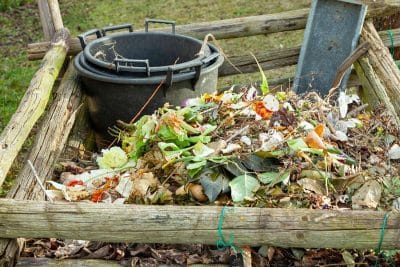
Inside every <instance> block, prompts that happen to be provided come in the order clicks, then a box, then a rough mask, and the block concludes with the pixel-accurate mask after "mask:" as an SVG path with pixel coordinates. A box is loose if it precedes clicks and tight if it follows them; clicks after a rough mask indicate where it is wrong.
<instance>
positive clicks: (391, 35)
mask: <svg viewBox="0 0 400 267" xmlns="http://www.w3.org/2000/svg"><path fill="white" fill-rule="evenodd" d="M387 32H388V34H389V38H390V54H392V58H394V39H393V32H392V31H391V30H387Z"/></svg>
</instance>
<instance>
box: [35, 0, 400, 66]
mask: <svg viewBox="0 0 400 267" xmlns="http://www.w3.org/2000/svg"><path fill="white" fill-rule="evenodd" d="M363 2H364V3H366V4H369V5H370V6H369V8H368V14H367V16H368V17H375V16H381V15H383V14H393V13H395V12H396V11H399V10H400V2H399V1H397V0H380V1H374V0H364V1H363ZM308 12H309V9H299V10H292V11H287V12H282V13H275V14H269V15H260V16H250V17H242V18H234V19H226V20H219V21H210V22H201V23H193V24H188V25H182V26H177V32H178V33H180V34H184V35H189V36H193V37H196V38H199V39H203V38H204V36H205V35H206V34H208V33H212V34H213V35H214V36H215V37H216V38H217V39H227V38H237V37H246V36H253V35H260V34H270V33H276V32H284V31H292V30H299V29H304V28H305V26H306V21H307V15H308ZM158 30H160V31H167V32H168V31H170V28H168V27H167V28H161V29H158ZM383 34H387V33H383ZM395 35H396V33H395ZM90 40H93V38H92V39H91V38H89V41H90ZM395 43H396V46H397V45H400V37H396V38H395ZM48 46H49V43H48V42H41V43H33V44H29V45H28V58H29V59H30V60H37V59H40V58H42V57H43V55H44V53H45V52H46V51H47V49H48ZM79 51H81V46H80V43H79V40H78V38H72V39H71V49H70V54H72V55H75V54H77V53H78V52H79Z"/></svg>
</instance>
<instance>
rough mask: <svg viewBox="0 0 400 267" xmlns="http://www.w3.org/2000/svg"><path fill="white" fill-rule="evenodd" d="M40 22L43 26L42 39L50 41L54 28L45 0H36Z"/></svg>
mask: <svg viewBox="0 0 400 267" xmlns="http://www.w3.org/2000/svg"><path fill="white" fill-rule="evenodd" d="M38 7H39V15H40V22H41V24H42V28H43V34H44V39H45V40H46V41H50V40H51V38H52V37H53V35H54V33H55V30H54V24H53V19H52V17H51V14H50V9H49V3H48V2H47V0H38Z"/></svg>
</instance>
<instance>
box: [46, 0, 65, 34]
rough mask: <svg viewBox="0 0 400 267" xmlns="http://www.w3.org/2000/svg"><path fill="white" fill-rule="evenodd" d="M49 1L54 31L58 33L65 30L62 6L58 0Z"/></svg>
mask: <svg viewBox="0 0 400 267" xmlns="http://www.w3.org/2000/svg"><path fill="white" fill-rule="evenodd" d="M47 1H48V5H49V9H50V14H51V18H52V22H53V25H54V30H55V31H56V32H58V31H59V30H61V29H62V28H64V24H63V21H62V16H61V11H60V6H59V5H58V0H47Z"/></svg>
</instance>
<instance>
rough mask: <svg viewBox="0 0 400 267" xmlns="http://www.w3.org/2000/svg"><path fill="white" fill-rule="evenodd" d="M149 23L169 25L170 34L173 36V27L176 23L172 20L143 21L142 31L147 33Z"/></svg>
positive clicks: (146, 19)
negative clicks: (170, 28)
mask: <svg viewBox="0 0 400 267" xmlns="http://www.w3.org/2000/svg"><path fill="white" fill-rule="evenodd" d="M149 23H163V24H170V25H171V27H172V34H175V25H176V22H175V21H173V20H164V19H149V18H145V19H144V31H145V32H149Z"/></svg>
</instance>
